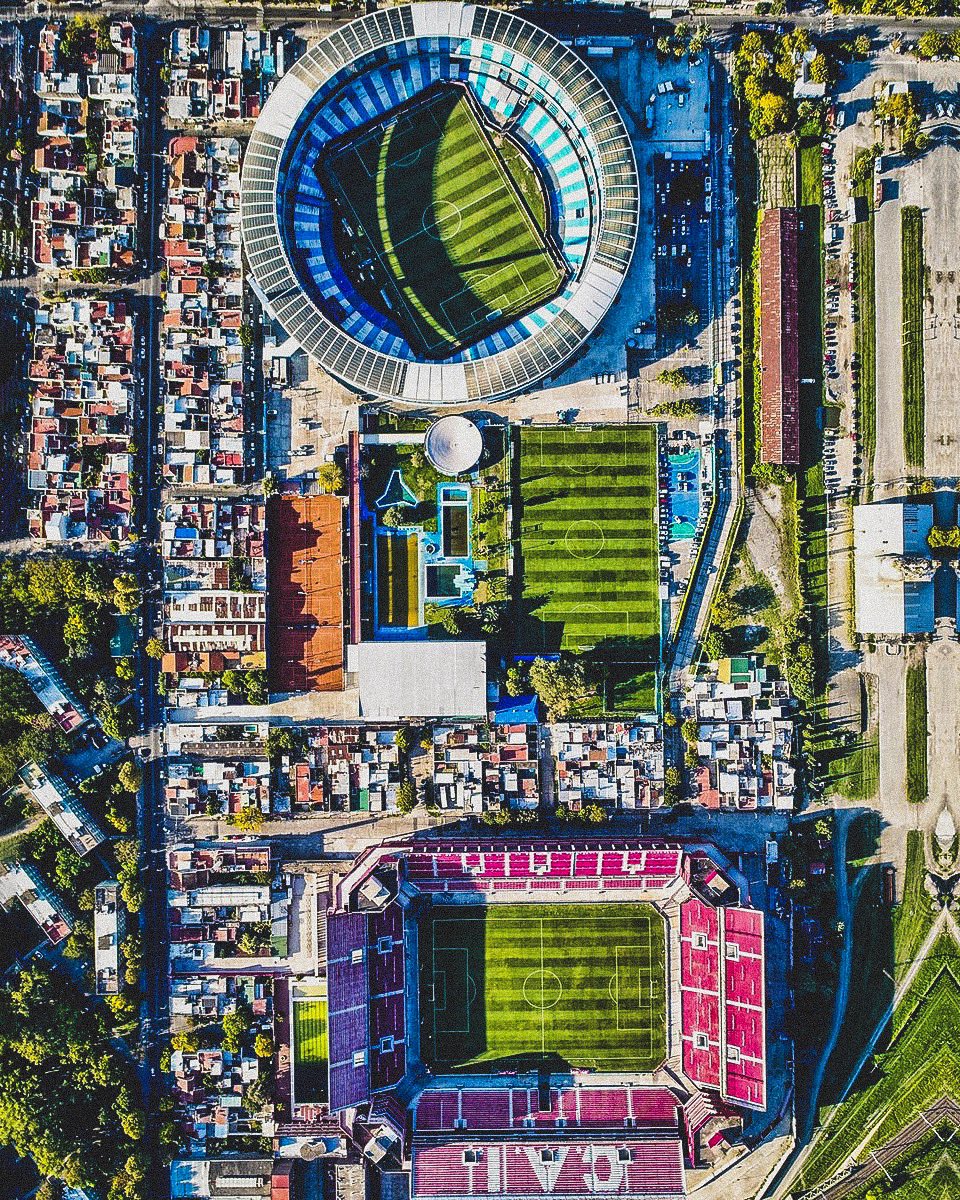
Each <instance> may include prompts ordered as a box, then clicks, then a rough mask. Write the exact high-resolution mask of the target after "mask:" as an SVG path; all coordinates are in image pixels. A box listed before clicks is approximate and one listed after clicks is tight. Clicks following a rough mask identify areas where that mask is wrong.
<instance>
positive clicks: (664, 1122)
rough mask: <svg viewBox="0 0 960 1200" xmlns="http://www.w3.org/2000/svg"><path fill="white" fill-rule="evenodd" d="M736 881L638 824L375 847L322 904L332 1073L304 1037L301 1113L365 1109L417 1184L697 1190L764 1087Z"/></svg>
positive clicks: (430, 1192) (296, 1090) (383, 1151)
mask: <svg viewBox="0 0 960 1200" xmlns="http://www.w3.org/2000/svg"><path fill="white" fill-rule="evenodd" d="M741 886H742V887H743V890H744V893H745V890H746V889H745V885H743V881H742V880H741V879H740V878H739V876H738V875H737V873H736V872H735V871H733V870H732V869H731V868H730V867H729V866H728V865H727V864H726V862H725V860H724V859H723V858H722V856H720V855H719V854H718V853H717V852H716V851H715V850H714V849H713V848H712V847H710V846H703V845H696V846H684V845H682V844H680V843H668V842H661V841H657V842H654V841H643V840H639V839H636V838H631V839H622V840H616V839H611V838H604V839H600V838H597V839H588V838H578V839H570V840H563V841H559V842H550V843H545V842H543V841H537V842H529V843H524V842H521V841H519V840H517V841H513V842H507V841H504V840H500V839H497V840H494V839H482V838H481V839H457V840H454V839H451V838H448V839H436V840H433V839H431V840H424V839H420V840H418V839H407V840H402V841H393V842H385V843H382V844H380V845H378V846H375V847H372V848H370V849H369V850H367V851H366V852H364V853H363V854H362V855H361V856H360V857H359V858H358V859H357V860H356V861H355V862H354V863H353V864H352V866H351V867H350V868H349V869H348V870H347V872H346V873H345V874H344V875H343V876H342V877H341V878H340V880H339V882H338V884H337V885H336V887H335V888H334V892H333V897H334V902H333V905H332V907H331V910H330V911H329V912H328V913H327V914H326V919H325V935H326V961H327V971H326V997H325V1000H324V1002H323V1004H324V1009H323V1015H324V1019H325V1021H326V1038H318V1037H317V1036H316V1033H315V1031H314V1034H313V1036H312V1037H311V1043H310V1044H311V1046H313V1047H316V1046H318V1045H322V1046H323V1047H324V1050H323V1052H324V1053H325V1054H326V1055H327V1061H326V1062H325V1063H323V1064H322V1066H323V1067H324V1068H325V1074H324V1072H319V1073H318V1071H317V1069H316V1068H317V1067H318V1065H321V1064H318V1063H317V1062H315V1061H314V1062H311V1063H307V1062H306V1061H305V1060H304V1059H303V1056H302V1055H298V1047H297V1046H296V1045H294V1046H293V1053H292V1071H291V1075H292V1080H291V1102H292V1107H293V1112H294V1116H295V1117H296V1118H297V1119H299V1120H302V1119H304V1117H305V1116H306V1117H309V1116H310V1115H311V1114H319V1113H323V1112H326V1113H329V1114H330V1116H331V1117H333V1116H338V1117H339V1120H340V1121H341V1123H343V1122H344V1121H346V1122H348V1123H350V1124H351V1125H352V1128H353V1131H354V1136H355V1137H356V1138H357V1140H358V1141H359V1143H360V1144H361V1145H364V1146H365V1147H366V1153H367V1155H368V1157H369V1158H371V1159H372V1160H373V1161H377V1162H380V1161H381V1160H383V1159H387V1160H388V1161H389V1162H390V1163H391V1164H392V1165H393V1167H394V1169H397V1167H402V1168H403V1169H405V1170H408V1171H409V1172H410V1180H411V1194H412V1195H413V1196H414V1197H417V1196H430V1197H441V1198H443V1197H455V1196H474V1195H476V1196H491V1197H493V1196H499V1197H513V1196H516V1197H528V1196H530V1197H532V1196H540V1195H546V1194H553V1193H556V1194H559V1195H563V1196H584V1197H585V1196H588V1195H595V1194H596V1193H597V1192H605V1193H611V1194H617V1195H624V1196H633V1197H645V1198H647V1200H657V1198H660V1197H664V1198H665V1197H673V1196H683V1195H685V1194H686V1182H685V1173H686V1171H687V1170H688V1169H690V1168H692V1167H695V1166H696V1165H698V1162H699V1161H700V1156H701V1154H702V1152H703V1151H704V1150H705V1149H706V1148H707V1147H715V1146H716V1145H717V1144H718V1143H719V1142H722V1141H724V1140H730V1139H732V1138H734V1137H736V1136H737V1134H738V1132H739V1129H740V1126H741V1123H742V1119H743V1115H744V1114H743V1110H747V1109H749V1110H755V1111H758V1112H762V1111H764V1110H765V1109H766V1104H767V1096H766V1026H765V1017H764V1007H765V989H764V926H763V914H762V912H760V911H758V910H757V909H754V908H752V907H751V906H750V904H749V899H748V897H747V896H746V895H745V894H741ZM294 987H295V985H294ZM296 1002H297V1001H296V998H295V997H294V1003H296ZM308 1003H310V1004H311V1005H316V1004H317V1001H316V999H311V1000H310V1001H308ZM311 1011H312V1010H311ZM298 1070H299V1071H300V1074H301V1078H302V1079H303V1080H306V1081H308V1082H307V1083H304V1084H303V1085H302V1087H298ZM318 1081H319V1082H318Z"/></svg>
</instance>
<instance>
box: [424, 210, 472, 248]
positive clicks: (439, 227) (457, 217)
mask: <svg viewBox="0 0 960 1200" xmlns="http://www.w3.org/2000/svg"><path fill="white" fill-rule="evenodd" d="M422 223H423V232H424V233H426V234H427V235H428V236H429V237H432V238H433V239H434V240H435V241H438V242H441V241H443V239H444V238H446V237H455V236H456V235H457V234H458V233H459V232H460V227H461V226H462V225H463V214H462V213H461V211H460V209H459V208H458V206H457V205H456V204H453V203H451V201H449V200H437V201H435V202H434V203H433V204H432V205H431V206H430V207H429V208H425V209H424V210H423V222H422Z"/></svg>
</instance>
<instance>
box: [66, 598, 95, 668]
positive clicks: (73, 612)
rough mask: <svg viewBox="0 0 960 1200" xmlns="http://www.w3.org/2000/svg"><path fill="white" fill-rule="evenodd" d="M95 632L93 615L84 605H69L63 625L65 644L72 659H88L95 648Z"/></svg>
mask: <svg viewBox="0 0 960 1200" xmlns="http://www.w3.org/2000/svg"><path fill="white" fill-rule="evenodd" d="M93 632H94V623H93V616H92V614H91V613H90V612H89V611H88V610H87V609H86V608H84V607H83V606H82V605H79V604H71V605H69V606H68V607H67V618H66V620H65V621H64V623H63V644H64V646H65V647H66V649H67V653H68V654H69V655H70V657H71V658H86V657H87V655H88V654H89V653H90V651H91V650H92V648H93V647H92V639H93Z"/></svg>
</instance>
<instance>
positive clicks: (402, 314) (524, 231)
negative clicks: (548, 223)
mask: <svg viewBox="0 0 960 1200" xmlns="http://www.w3.org/2000/svg"><path fill="white" fill-rule="evenodd" d="M510 162H511V167H510V168H508V166H507V162H506V160H505V159H504V157H503V155H502V154H501V153H500V151H499V150H498V149H497V146H496V145H495V144H494V140H493V136H492V135H491V133H490V132H489V131H488V129H487V128H486V127H485V125H484V124H483V122H482V120H481V118H480V116H479V114H478V112H477V110H476V107H475V103H474V101H473V100H472V99H471V98H470V96H469V95H468V92H467V89H466V88H465V87H464V86H462V85H458V84H451V83H443V84H438V85H436V86H434V87H432V88H429V89H428V90H427V91H426V92H424V93H422V94H421V95H419V96H416V97H414V98H413V99H412V100H409V101H408V102H407V103H405V104H403V105H400V106H399V107H398V108H395V109H393V110H392V112H391V113H389V114H388V115H387V116H386V117H385V118H383V119H381V120H380V121H378V122H376V123H375V124H374V125H372V126H368V127H365V128H361V129H359V130H357V132H356V133H355V134H353V135H352V136H347V137H344V138H341V139H338V140H337V141H336V142H335V143H333V144H332V146H331V147H330V149H329V150H328V151H327V152H326V153H325V154H324V156H323V158H322V160H321V162H320V165H319V174H320V178H321V182H323V183H324V184H325V185H326V190H327V191H328V192H330V193H331V194H332V195H333V196H334V197H335V199H336V200H337V202H338V203H339V205H340V208H341V210H342V212H343V213H344V214H345V215H346V217H347V220H348V222H349V224H350V226H351V228H352V229H353V230H354V231H355V232H356V233H357V234H358V235H359V236H360V237H361V238H362V239H363V253H362V254H361V255H360V256H359V257H361V258H363V259H365V260H368V261H370V262H372V264H374V269H375V276H376V287H377V289H379V290H380V292H381V303H382V299H383V297H384V296H385V297H386V298H387V300H388V302H389V305H388V306H389V315H390V316H391V317H393V319H394V320H395V321H396V322H397V324H398V325H399V326H400V328H401V329H402V330H403V332H404V334H405V335H406V336H407V338H408V340H409V341H410V343H411V345H412V346H413V347H414V349H416V350H417V351H418V352H420V353H421V354H423V355H424V356H426V357H431V358H443V357H446V356H448V355H449V354H451V353H453V352H454V351H455V350H457V349H459V348H460V347H462V346H465V345H469V344H472V343H473V342H476V341H479V340H480V339H481V338H482V337H484V336H485V335H486V334H487V333H489V332H491V331H492V330H494V329H497V328H500V327H502V326H504V325H507V324H509V323H510V322H511V321H513V320H514V319H515V318H517V317H518V316H520V315H522V314H523V313H525V312H529V311H530V310H531V309H533V308H536V307H538V306H539V305H540V304H542V303H544V302H545V301H546V300H549V299H550V298H551V297H552V296H555V295H556V294H557V292H559V290H560V288H561V287H562V285H563V282H564V279H565V276H566V268H565V266H564V264H563V262H562V260H561V259H560V257H559V255H558V254H557V253H555V251H554V250H553V249H552V248H551V246H550V244H549V243H548V241H547V238H546V235H545V233H544V231H543V230H542V229H541V228H540V227H539V225H538V222H537V219H536V218H535V216H534V213H533V210H532V209H531V207H530V206H529V205H528V204H527V202H526V201H525V200H524V198H523V194H522V191H521V187H520V186H518V182H517V180H516V179H515V173H516V172H517V171H524V170H526V172H527V173H528V174H529V175H530V177H531V178H530V180H526V179H524V180H523V181H521V182H523V184H524V186H523V191H526V192H530V191H531V190H532V189H531V187H529V186H527V185H528V184H530V183H531V182H533V183H534V184H535V180H534V178H533V168H532V167H531V166H530V165H529V164H526V165H524V164H525V160H524V159H521V158H519V157H518V156H517V155H513V154H511V157H510Z"/></svg>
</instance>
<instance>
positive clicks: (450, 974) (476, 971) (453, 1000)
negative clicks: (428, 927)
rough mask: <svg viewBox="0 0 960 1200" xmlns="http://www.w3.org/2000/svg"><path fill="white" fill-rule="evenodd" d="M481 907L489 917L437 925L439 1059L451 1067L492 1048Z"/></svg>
mask: <svg viewBox="0 0 960 1200" xmlns="http://www.w3.org/2000/svg"><path fill="white" fill-rule="evenodd" d="M477 911H479V912H481V913H482V914H483V919H480V920H471V921H470V922H469V924H467V923H465V922H463V921H458V920H451V919H447V920H444V919H439V920H438V919H434V921H433V923H432V957H433V1011H432V1018H433V1020H432V1031H431V1032H432V1034H433V1057H434V1058H435V1059H436V1061H437V1062H438V1063H439V1064H442V1065H443V1066H444V1068H446V1069H456V1067H457V1066H458V1065H459V1064H464V1063H467V1062H469V1061H470V1060H472V1059H475V1058H479V1057H481V1056H482V1055H483V1054H484V1053H485V1051H486V1049H487V1013H486V1002H485V997H486V953H487V938H486V909H485V908H482V909H478V910H477ZM471 915H472V914H471ZM448 938H449V941H448V940H447V939H448ZM464 942H466V945H464Z"/></svg>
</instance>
